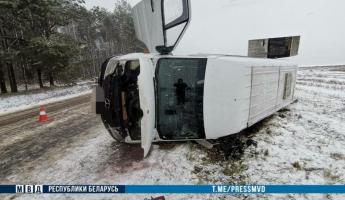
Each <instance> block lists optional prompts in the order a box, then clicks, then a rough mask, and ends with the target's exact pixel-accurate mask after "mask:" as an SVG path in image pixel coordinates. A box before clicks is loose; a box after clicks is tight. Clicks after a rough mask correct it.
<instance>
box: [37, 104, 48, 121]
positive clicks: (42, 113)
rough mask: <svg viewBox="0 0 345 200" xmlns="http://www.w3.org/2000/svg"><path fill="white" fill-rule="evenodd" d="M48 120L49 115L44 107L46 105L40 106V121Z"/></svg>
mask: <svg viewBox="0 0 345 200" xmlns="http://www.w3.org/2000/svg"><path fill="white" fill-rule="evenodd" d="M47 121H48V115H47V113H46V109H45V108H44V106H41V107H40V117H39V118H38V122H41V123H43V122H47Z"/></svg>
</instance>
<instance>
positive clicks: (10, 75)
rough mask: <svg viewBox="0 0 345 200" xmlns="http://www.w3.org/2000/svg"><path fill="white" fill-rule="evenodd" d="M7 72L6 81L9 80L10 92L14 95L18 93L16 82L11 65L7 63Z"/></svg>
mask: <svg viewBox="0 0 345 200" xmlns="http://www.w3.org/2000/svg"><path fill="white" fill-rule="evenodd" d="M7 72H8V79H9V80H10V87H11V92H12V93H16V92H18V88H17V81H16V76H15V74H14V69H13V64H12V63H9V62H8V63H7Z"/></svg>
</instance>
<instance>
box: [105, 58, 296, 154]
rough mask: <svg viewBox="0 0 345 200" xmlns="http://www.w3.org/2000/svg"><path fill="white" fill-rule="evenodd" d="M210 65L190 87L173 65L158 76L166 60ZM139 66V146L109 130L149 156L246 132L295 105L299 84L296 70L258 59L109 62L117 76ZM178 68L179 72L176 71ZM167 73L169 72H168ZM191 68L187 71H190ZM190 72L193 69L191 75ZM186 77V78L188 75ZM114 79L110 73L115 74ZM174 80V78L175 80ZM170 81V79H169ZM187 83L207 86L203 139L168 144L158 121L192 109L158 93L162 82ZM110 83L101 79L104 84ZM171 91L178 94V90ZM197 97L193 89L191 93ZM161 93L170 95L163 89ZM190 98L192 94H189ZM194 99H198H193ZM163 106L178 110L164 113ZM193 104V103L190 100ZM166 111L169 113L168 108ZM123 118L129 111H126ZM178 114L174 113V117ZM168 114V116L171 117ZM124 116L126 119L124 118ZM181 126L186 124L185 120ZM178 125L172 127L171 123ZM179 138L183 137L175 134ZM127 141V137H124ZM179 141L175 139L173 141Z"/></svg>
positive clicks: (286, 64) (276, 61) (187, 79)
mask: <svg viewBox="0 0 345 200" xmlns="http://www.w3.org/2000/svg"><path fill="white" fill-rule="evenodd" d="M169 59H170V60H174V59H177V60H178V59H183V60H186V61H188V60H193V59H203V60H205V61H206V62H205V72H204V76H203V78H202V79H198V80H197V82H198V83H193V81H190V80H191V79H192V78H193V77H194V76H193V75H186V74H178V73H179V72H178V71H179V70H181V69H179V67H180V66H178V65H176V66H175V65H174V63H172V64H171V65H169V66H171V69H172V71H169V72H170V73H169V74H159V73H157V72H158V71H159V63H160V61H162V60H169ZM131 61H139V63H140V74H139V75H138V79H137V85H138V90H139V99H140V109H141V110H142V113H143V115H142V117H141V119H140V134H141V137H140V139H139V140H137V139H133V138H132V137H131V135H130V134H127V133H128V131H126V132H127V133H125V134H123V133H122V136H120V137H119V135H120V134H119V133H118V129H116V128H111V127H110V128H109V127H108V130H109V132H110V133H111V135H113V137H114V134H117V135H116V136H115V138H116V139H119V138H123V140H121V139H120V140H121V141H124V142H127V143H140V142H141V144H142V148H143V150H144V155H145V156H146V155H147V153H148V152H149V149H150V146H151V143H152V142H158V141H181V140H207V139H217V138H221V137H224V136H228V135H231V134H235V133H238V132H240V131H241V130H243V129H245V128H247V127H249V126H251V125H253V124H255V123H257V122H258V121H260V120H262V119H264V118H266V117H268V116H270V115H272V114H274V113H275V112H276V111H278V110H280V109H282V108H284V107H285V106H287V105H288V104H290V103H292V102H293V101H294V90H295V82H296V70H297V66H296V65H294V64H291V63H289V62H285V61H283V60H273V59H257V58H247V57H238V56H225V55H200V56H171V55H156V54H128V55H125V56H120V57H115V58H112V59H110V61H109V62H108V64H107V66H106V68H107V70H106V71H108V72H109V70H108V69H112V70H113V71H116V66H114V65H115V64H116V63H126V62H131ZM175 67H176V68H175ZM163 68H165V69H166V68H167V67H166V66H163ZM186 68H188V66H187V67H186ZM186 70H188V69H186ZM187 72H188V71H185V72H184V73H187ZM110 73H111V72H110ZM176 73H177V75H176V76H175V77H172V76H173V75H171V74H176ZM165 76H166V77H165ZM180 77H183V78H184V79H185V80H186V83H187V84H188V85H196V84H202V86H203V88H202V89H203V95H202V104H203V105H202V122H203V125H202V124H200V127H202V129H203V132H204V135H203V136H202V137H200V138H195V137H193V138H190V139H189V138H188V137H186V138H178V139H169V138H164V136H163V137H162V135H164V131H163V130H161V131H160V130H159V129H158V127H159V121H157V118H159V116H158V115H161V117H163V118H174V119H175V118H176V119H177V120H179V119H180V118H178V117H177V116H178V115H179V114H180V113H183V112H185V111H184V110H185V109H187V107H188V105H189V104H188V103H186V105H187V106H185V105H184V106H182V107H183V108H182V109H181V106H176V96H175V95H174V93H169V95H167V94H164V95H162V96H159V87H160V85H162V84H163V83H161V82H159V80H163V81H165V80H167V79H171V80H172V81H173V82H175V81H176V80H177V79H178V78H180ZM104 78H105V77H101V79H104ZM169 85H171V88H170V90H173V88H174V87H173V86H172V85H173V84H171V83H169ZM191 90H192V91H191V92H190V93H193V91H194V89H193V88H192V89H191ZM162 91H166V88H163V89H162ZM187 93H188V92H187ZM193 94H194V93H193ZM159 101H162V102H163V103H165V102H169V103H165V104H167V105H168V104H169V105H168V106H170V107H171V106H172V107H173V110H175V111H171V110H169V109H166V110H169V111H165V112H159V111H158V110H159V109H160V105H159V103H158V102H159ZM190 101H192V100H190ZM164 109H165V107H164ZM123 112H124V111H123ZM169 112H174V113H169ZM167 113H168V114H167ZM121 116H122V115H121ZM180 120H182V119H180ZM168 123H173V122H170V121H169V122H168ZM176 134H179V133H176ZM124 135H125V137H123V136H124ZM172 138H174V137H172Z"/></svg>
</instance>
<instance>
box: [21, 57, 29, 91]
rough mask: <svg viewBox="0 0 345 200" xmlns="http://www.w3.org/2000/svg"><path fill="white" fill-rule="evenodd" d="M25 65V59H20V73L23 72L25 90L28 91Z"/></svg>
mask: <svg viewBox="0 0 345 200" xmlns="http://www.w3.org/2000/svg"><path fill="white" fill-rule="evenodd" d="M26 65H27V62H26V60H25V61H24V60H22V73H23V79H24V84H25V91H28V80H27V78H26Z"/></svg>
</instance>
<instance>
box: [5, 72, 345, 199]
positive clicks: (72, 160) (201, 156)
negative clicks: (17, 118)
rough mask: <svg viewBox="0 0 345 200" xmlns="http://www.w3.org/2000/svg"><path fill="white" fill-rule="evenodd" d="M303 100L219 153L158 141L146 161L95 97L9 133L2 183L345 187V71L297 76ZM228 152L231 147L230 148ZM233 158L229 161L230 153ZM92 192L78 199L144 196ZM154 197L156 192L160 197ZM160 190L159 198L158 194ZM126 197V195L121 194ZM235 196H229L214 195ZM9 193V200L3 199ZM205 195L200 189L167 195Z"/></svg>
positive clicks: (298, 92) (218, 149)
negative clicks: (110, 127)
mask: <svg viewBox="0 0 345 200" xmlns="http://www.w3.org/2000/svg"><path fill="white" fill-rule="evenodd" d="M297 81H298V85H297V90H296V97H297V98H298V102H297V103H294V104H292V105H290V106H289V107H288V108H287V109H285V110H283V111H281V112H278V113H276V114H275V115H273V116H272V117H269V118H268V119H266V120H264V121H263V122H261V123H259V124H257V125H256V126H254V127H253V128H250V129H248V130H246V131H244V132H243V133H242V134H241V135H239V136H231V137H229V138H226V139H225V141H222V142H220V145H219V146H217V147H216V148H214V149H212V150H206V149H204V148H203V147H201V146H199V145H196V144H194V143H172V144H170V143H169V144H155V145H154V146H153V149H152V151H151V153H150V155H149V157H148V158H147V159H145V160H141V158H138V156H137V154H136V152H137V151H138V150H139V149H138V148H140V147H139V146H135V145H126V144H119V143H117V142H115V141H113V140H112V138H111V137H110V136H109V135H108V133H107V132H106V130H105V129H104V127H103V125H102V124H101V122H100V120H99V118H97V117H95V116H94V115H93V114H91V113H90V112H89V107H90V104H89V103H84V104H80V105H75V106H72V107H69V108H66V109H62V110H60V111H56V112H54V113H48V114H52V115H53V116H54V117H53V118H54V120H53V121H50V122H49V123H47V124H44V125H39V124H37V123H35V122H34V121H32V122H31V123H29V121H30V120H32V119H28V120H26V121H24V122H18V123H17V126H18V127H16V128H15V129H12V130H11V131H10V132H8V133H4V132H1V130H4V129H5V128H8V127H0V132H1V134H0V158H1V160H0V183H1V184H211V183H216V184H220V183H222V184H228V183H229V184H234V183H258V184H344V183H345V148H344V146H345V125H344V123H345V98H344V97H345V67H342V68H339V67H338V68H325V67H324V68H308V69H302V70H300V71H299V73H298V80H297ZM224 150H225V151H224ZM225 157H226V158H225ZM150 196H151V195H137V196H114V195H102V196H97V197H96V196H92V195H91V196H90V195H89V196H85V195H84V196H83V195H72V196H71V195H70V196H68V198H69V199H81V198H83V199H97V198H101V199H113V198H116V199H121V198H122V199H145V198H150ZM153 196H155V195H153ZM157 196H159V195H157ZM63 197H67V196H61V195H39V196H37V195H30V196H28V195H23V196H20V195H15V196H13V195H11V196H5V198H6V199H12V198H15V199H28V198H29V199H42V198H43V199H44V198H45V199H61V198H63ZM120 197H121V198H120ZM206 197H208V198H210V199H214V198H220V199H226V198H227V196H211V195H209V196H206ZM0 198H1V197H0ZM166 198H167V199H183V198H184V199H201V198H205V196H201V195H166ZM233 198H235V199H243V198H246V199H257V198H264V199H272V198H281V199H287V198H288V199H304V198H307V199H308V198H309V199H326V198H327V199H343V198H345V196H339V195H280V196H276V195H262V196H247V195H240V196H233Z"/></svg>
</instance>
